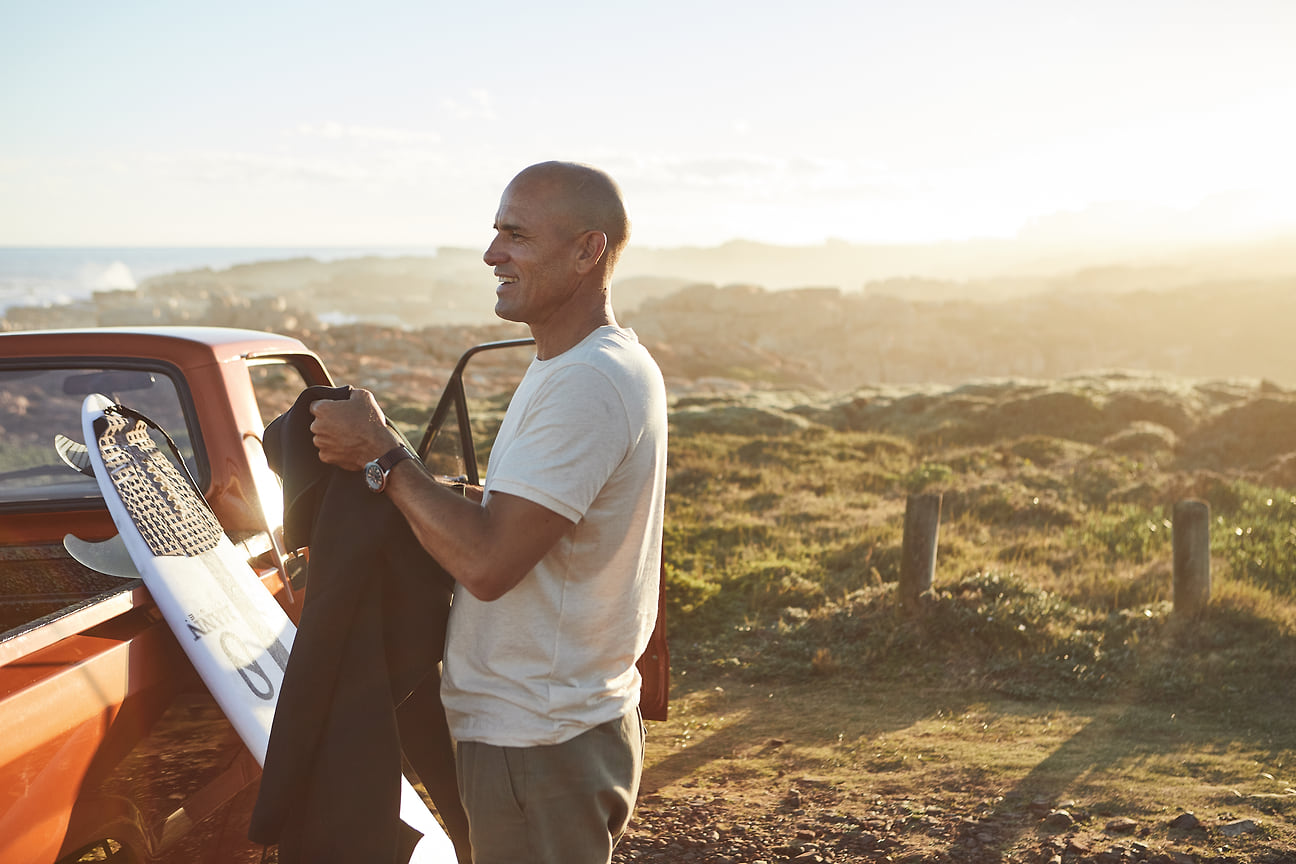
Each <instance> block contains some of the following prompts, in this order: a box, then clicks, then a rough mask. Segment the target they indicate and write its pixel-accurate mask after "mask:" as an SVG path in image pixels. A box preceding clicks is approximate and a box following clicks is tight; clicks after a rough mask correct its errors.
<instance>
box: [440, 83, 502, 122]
mask: <svg viewBox="0 0 1296 864" xmlns="http://www.w3.org/2000/svg"><path fill="white" fill-rule="evenodd" d="M441 108H442V110H444V111H445V112H446V113H447V114H449V115H450V117H451V118H452V119H454V120H476V121H483V120H484V121H494V120H497V119H498V115H497V114H496V112H495V103H494V100H493V99H492V98H491V94H490V91H489V90H483V89H481V88H474V89H472V90H469V91H468V93H467V96H466V98H464V99H458V98H454V97H446V98H444V99H442V100H441Z"/></svg>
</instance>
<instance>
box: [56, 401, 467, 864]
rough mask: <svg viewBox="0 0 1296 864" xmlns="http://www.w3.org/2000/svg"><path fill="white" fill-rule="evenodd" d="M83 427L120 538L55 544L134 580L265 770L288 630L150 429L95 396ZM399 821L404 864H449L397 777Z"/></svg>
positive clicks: (451, 856) (446, 849)
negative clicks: (405, 845)
mask: <svg viewBox="0 0 1296 864" xmlns="http://www.w3.org/2000/svg"><path fill="white" fill-rule="evenodd" d="M81 422H82V431H83V433H84V435H85V441H86V446H85V452H86V455H87V456H88V460H89V465H90V467H91V468H92V470H93V472H94V476H95V478H96V479H97V480H98V482H99V489H100V491H101V492H102V494H103V497H104V501H105V502H106V503H107V505H108V512H109V513H110V514H111V515H112V519H113V523H114V524H115V525H116V526H117V530H118V532H119V534H118V536H119V538H120V541H118V540H116V539H114V540H109V541H102V542H99V543H90V542H87V541H83V540H79V539H78V538H76V537H71V536H70V535H69V538H66V539H65V541H64V542H65V546H67V548H68V551H69V552H70V553H71V554H72V555H73V557H74V558H76V559H77V560H78V561H81V562H82V563H85V564H86V565H87V566H91V567H94V568H95V569H100V568H101V567H102V568H103V569H102V570H101V572H110V573H113V575H119V576H123V577H126V576H130V577H134V576H136V575H138V576H139V577H140V578H142V579H143V580H144V584H145V585H146V586H147V587H148V589H149V593H150V594H151V595H152V597H153V601H154V602H155V603H156V604H157V607H158V609H159V610H160V611H161V613H162V615H163V617H164V618H165V619H166V621H167V623H168V625H169V626H170V627H171V631H172V632H173V633H174V634H175V637H176V639H177V641H178V642H179V643H180V646H181V647H182V648H183V649H184V651H185V653H186V654H187V655H188V657H189V660H190V661H191V662H192V663H193V665H194V668H195V669H196V670H197V672H198V675H199V677H200V678H201V679H202V681H203V683H204V684H205V685H206V686H207V689H208V690H210V691H211V694H212V696H213V697H214V698H215V700H216V703H217V704H218V705H219V706H220V708H221V710H222V711H223V712H224V713H225V716H226V717H227V718H228V719H229V721H230V725H232V726H233V727H234V729H235V731H236V732H237V733H238V735H239V737H240V738H241V739H242V740H243V743H244V744H245V745H246V746H247V748H248V750H249V751H250V752H251V753H252V755H253V756H254V757H255V758H256V760H257V763H258V764H261V765H264V764H265V755H266V749H267V747H268V746H269V743H270V728H271V723H272V721H273V719H274V710H275V705H276V703H277V700H278V696H279V690H280V688H281V687H282V686H283V678H284V671H285V670H286V669H287V667H288V656H289V653H290V652H291V650H292V644H293V637H294V635H295V634H296V632H297V630H296V627H295V626H294V625H293V623H292V621H291V619H289V618H288V615H287V614H286V613H285V612H284V611H283V609H282V607H280V606H279V603H278V602H277V601H276V600H275V598H274V596H273V595H272V594H271V593H270V592H269V591H268V590H267V589H266V587H265V586H264V585H263V584H261V580H260V579H259V578H258V577H257V574H256V573H255V572H254V571H253V570H252V567H251V566H250V565H249V564H248V562H247V560H246V557H245V556H240V555H239V553H238V551H237V549H236V548H235V546H234V544H233V542H231V541H230V539H229V537H228V536H226V534H225V531H224V529H223V528H222V527H221V525H220V522H219V521H217V519H216V515H215V514H214V513H213V512H212V511H211V508H210V507H208V506H207V502H206V501H204V500H203V498H202V496H201V494H200V493H199V492H198V490H197V489H196V488H195V486H194V485H193V483H192V482H191V481H190V479H189V478H188V477H187V476H185V475H184V474H181V473H180V470H179V469H177V467H176V465H175V463H173V462H172V460H171V459H169V458H168V457H167V456H166V454H165V453H163V452H162V451H161V450H160V449H159V448H158V446H157V444H156V442H155V441H154V440H153V438H152V437H151V436H150V434H149V428H148V424H146V423H145V422H143V420H141V419H139V417H138V415H135V416H132V412H129V411H124V410H122V409H121V407H120V406H118V405H115V404H114V403H113V401H112V400H111V399H109V398H107V397H106V396H103V395H100V394H91V395H90V396H87V397H86V399H85V401H84V403H83V404H82V412H81ZM65 440H66V439H65ZM72 443H75V442H72ZM59 450H60V453H67V454H68V455H70V456H72V457H73V458H70V459H68V461H69V464H73V465H74V467H78V466H76V465H75V464H74V463H76V462H77V461H78V458H77V456H78V453H77V448H76V447H75V446H72V447H69V446H68V445H67V444H65V443H63V442H60V444H59ZM123 547H124V549H125V551H126V553H127V557H128V558H129V561H125V560H123V558H122V554H121V549H122V548H123ZM132 565H133V566H132ZM400 818H401V819H402V820H403V821H404V822H405V823H406V824H408V825H409V826H411V827H412V828H414V829H416V830H418V831H419V832H421V833H422V835H423V838H422V839H421V840H420V841H419V843H418V846H417V847H415V849H414V853H413V856H412V857H411V858H410V861H411V864H454V862H455V861H456V858H455V852H454V846H453V844H452V843H451V842H450V838H449V837H447V836H446V834H445V831H444V830H442V828H441V826H440V823H438V822H437V821H436V817H435V816H433V815H432V812H431V810H429V809H428V807H427V805H426V804H424V802H423V799H422V798H420V797H419V794H418V792H417V791H415V789H414V787H413V786H412V785H411V784H410V783H409V781H408V780H406V779H405V778H404V777H402V778H401V803H400Z"/></svg>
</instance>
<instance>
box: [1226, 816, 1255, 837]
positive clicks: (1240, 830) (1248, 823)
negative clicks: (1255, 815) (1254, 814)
mask: <svg viewBox="0 0 1296 864" xmlns="http://www.w3.org/2000/svg"><path fill="white" fill-rule="evenodd" d="M1219 830H1220V833H1221V834H1223V835H1224V836H1225V837H1241V836H1242V835H1243V834H1254V833H1255V832H1257V831H1259V830H1260V826H1259V825H1257V824H1256V823H1255V821H1254V820H1252V819H1238V820H1236V821H1233V822H1229V823H1227V824H1224V825H1221V826H1220V828H1219Z"/></svg>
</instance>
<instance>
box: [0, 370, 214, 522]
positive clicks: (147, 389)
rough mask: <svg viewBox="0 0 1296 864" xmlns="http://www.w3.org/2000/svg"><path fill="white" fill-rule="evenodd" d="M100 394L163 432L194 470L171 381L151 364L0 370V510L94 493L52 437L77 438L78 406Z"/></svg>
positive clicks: (78, 498)
mask: <svg viewBox="0 0 1296 864" xmlns="http://www.w3.org/2000/svg"><path fill="white" fill-rule="evenodd" d="M90 393H103V394H104V395H106V396H108V397H109V398H111V399H113V400H114V401H117V402H120V403H122V404H124V405H128V406H129V407H131V408H134V409H135V410H136V411H139V412H141V413H143V414H145V415H146V416H148V417H149V418H151V419H152V420H154V421H156V422H157V423H158V424H159V425H161V426H162V428H164V429H166V430H167V432H168V433H169V434H170V435H171V437H172V439H173V440H174V441H175V443H176V445H177V447H178V448H179V450H180V452H181V453H182V455H183V456H184V458H185V462H186V463H187V464H188V465H189V470H190V471H193V470H194V467H195V466H194V460H193V445H192V442H191V439H190V434H189V428H188V425H187V423H186V421H185V414H184V410H183V408H182V406H181V403H180V397H179V395H178V393H177V390H176V386H175V383H174V382H173V381H172V380H171V378H170V377H169V376H168V375H167V374H166V373H164V372H162V371H159V370H151V369H128V368H110V367H103V366H96V367H59V368H37V369H33V368H23V369H20V368H6V367H0V508H4V507H9V506H14V505H17V506H19V507H21V506H22V505H25V504H32V503H50V502H59V501H67V502H69V503H71V502H76V501H81V502H84V500H85V499H88V498H98V497H99V486H98V484H97V483H96V482H95V480H94V478H93V477H88V476H86V475H84V474H80V473H78V472H77V471H75V470H74V469H72V468H70V467H69V466H68V465H67V464H66V463H65V462H64V461H63V460H62V459H61V458H60V457H59V455H58V452H57V451H56V450H55V436H56V435H63V436H65V437H67V438H70V439H71V440H73V441H75V442H78V443H81V442H82V439H83V436H82V434H81V403H82V402H83V401H84V400H85V397H86V396H87V395H89V394H90Z"/></svg>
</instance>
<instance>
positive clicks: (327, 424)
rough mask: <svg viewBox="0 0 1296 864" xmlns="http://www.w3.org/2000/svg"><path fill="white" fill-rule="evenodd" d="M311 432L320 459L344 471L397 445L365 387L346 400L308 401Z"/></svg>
mask: <svg viewBox="0 0 1296 864" xmlns="http://www.w3.org/2000/svg"><path fill="white" fill-rule="evenodd" d="M310 410H311V414H312V415H313V416H314V418H315V419H314V420H313V421H312V422H311V427H310V428H311V434H312V435H313V436H314V440H315V449H317V450H318V451H319V455H320V460H321V461H323V462H327V463H328V464H330V465H336V466H338V467H339V468H344V469H346V470H347V471H359V470H360V469H361V468H363V467H364V466H365V463H366V462H370V461H372V460H374V459H377V458H378V457H379V456H381V455H383V454H384V453H386V452H387V451H388V450H390V449H392V448H393V447H395V446H397V445H398V444H400V443H401V442H400V439H399V438H398V437H397V436H396V433H394V432H393V431H392V430H391V429H389V428H388V427H387V418H386V416H384V415H383V412H382V409H381V408H379V407H378V402H377V400H375V399H374V395H373V394H372V393H370V392H369V391H368V390H360V389H355V390H352V391H351V396H350V398H349V399H345V400H342V399H320V400H317V401H315V402H312V403H311V406H310Z"/></svg>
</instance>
